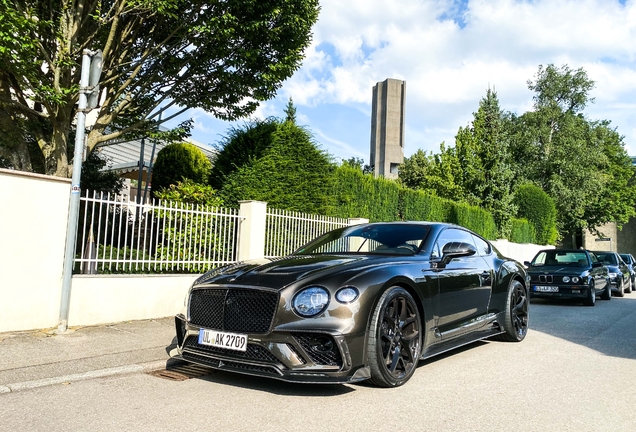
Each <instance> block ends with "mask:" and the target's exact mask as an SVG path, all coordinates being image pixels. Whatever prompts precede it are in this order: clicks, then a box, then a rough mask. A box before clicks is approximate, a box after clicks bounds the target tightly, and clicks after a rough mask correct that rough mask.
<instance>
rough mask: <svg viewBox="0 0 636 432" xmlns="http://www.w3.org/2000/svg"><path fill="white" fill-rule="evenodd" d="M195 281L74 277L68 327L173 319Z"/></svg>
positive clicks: (182, 278) (163, 277)
mask: <svg viewBox="0 0 636 432" xmlns="http://www.w3.org/2000/svg"><path fill="white" fill-rule="evenodd" d="M197 277H199V275H110V276H99V275H75V276H73V286H72V291H71V306H70V313H69V318H68V324H69V326H78V325H95V324H105V323H112V322H121V321H129V320H140V319H152V318H161V317H166V316H171V315H176V314H177V313H179V312H181V309H182V308H183V301H184V300H185V296H186V294H187V292H188V289H189V288H190V286H191V285H192V282H194V280H195V279H196V278H197ZM55 325H57V321H56V323H55Z"/></svg>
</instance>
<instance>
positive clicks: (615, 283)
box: [594, 251, 632, 297]
mask: <svg viewBox="0 0 636 432" xmlns="http://www.w3.org/2000/svg"><path fill="white" fill-rule="evenodd" d="M594 254H595V255H596V256H597V257H598V259H599V261H601V262H602V263H603V265H604V266H605V267H607V270H609V276H610V284H611V285H612V293H615V294H616V295H617V296H618V297H623V295H625V293H630V292H632V279H631V274H630V272H629V268H628V267H627V264H625V263H624V262H623V260H622V259H621V257H620V255H618V254H617V253H616V252H609V251H594Z"/></svg>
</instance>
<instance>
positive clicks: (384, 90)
mask: <svg viewBox="0 0 636 432" xmlns="http://www.w3.org/2000/svg"><path fill="white" fill-rule="evenodd" d="M405 100H406V82H405V81H402V80H397V79H393V78H387V79H386V80H384V81H382V82H379V83H377V84H376V85H375V86H373V102H372V108H371V158H370V165H371V167H372V168H373V172H374V174H375V176H376V177H386V178H397V176H398V167H399V166H400V164H401V163H403V162H404V108H405Z"/></svg>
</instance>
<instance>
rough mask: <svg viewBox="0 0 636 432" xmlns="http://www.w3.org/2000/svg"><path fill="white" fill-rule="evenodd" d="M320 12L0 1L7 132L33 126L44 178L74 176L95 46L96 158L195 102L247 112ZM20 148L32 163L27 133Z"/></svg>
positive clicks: (285, 7)
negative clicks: (87, 54)
mask: <svg viewBox="0 0 636 432" xmlns="http://www.w3.org/2000/svg"><path fill="white" fill-rule="evenodd" d="M318 11H319V7H318V1H317V0H225V1H222V2H216V1H215V2H211V1H206V0H103V1H89V2H87V1H70V0H52V1H43V0H0V16H2V20H1V21H0V40H2V43H1V44H0V132H2V133H5V134H6V133H7V132H9V131H11V130H12V128H15V127H17V126H21V123H28V124H29V127H28V129H24V128H23V129H21V130H23V131H26V132H25V133H28V134H30V135H32V136H33V137H34V138H33V139H34V141H35V142H36V143H37V147H36V148H35V153H36V156H38V154H39V156H40V157H42V158H43V159H44V161H45V164H44V171H45V172H46V173H48V174H55V175H58V176H64V177H66V176H68V175H69V174H70V173H69V170H68V163H69V162H68V161H69V159H68V156H67V148H68V141H69V140H68V138H69V131H70V128H71V123H72V121H73V119H74V117H75V113H76V106H75V104H76V102H77V100H78V90H79V89H78V83H79V76H80V67H79V63H80V57H81V54H82V52H83V50H85V49H90V50H97V49H101V50H102V51H103V72H102V77H101V82H100V86H101V87H100V88H101V91H100V95H101V98H100V100H101V109H100V110H99V114H98V116H97V121H96V123H95V125H94V127H93V128H92V130H91V131H90V133H89V134H88V140H87V141H88V148H89V151H92V149H93V148H95V146H96V145H97V144H99V143H100V142H104V141H107V140H112V139H116V138H123V137H126V136H130V135H131V134H135V133H137V134H138V133H139V132H140V131H141V132H143V133H146V132H148V131H153V130H156V129H157V128H158V126H159V124H161V123H163V122H166V121H168V120H171V119H172V118H174V117H176V116H178V115H181V114H182V113H183V112H185V111H186V110H187V109H190V108H194V107H198V108H202V109H204V110H206V111H208V112H210V113H212V114H214V115H215V116H217V117H219V118H222V119H228V120H232V119H237V118H240V117H243V116H246V115H249V114H250V113H252V112H253V111H254V110H255V109H256V107H257V106H258V104H259V103H260V102H261V101H264V100H267V99H269V98H271V97H272V96H273V95H274V94H275V93H276V90H277V89H278V88H279V87H280V85H281V83H282V82H283V81H284V80H285V79H287V78H289V77H290V76H291V75H292V74H293V72H294V71H295V70H296V69H297V68H298V67H299V66H300V63H301V60H302V58H303V51H304V49H305V48H306V47H307V46H308V45H309V43H310V41H311V27H312V25H313V24H314V23H315V22H316V20H317V17H318ZM16 35H20V37H16ZM168 110H173V111H168ZM168 112H170V113H171V114H169V115H165V114H166V113H168ZM11 151H12V152H14V153H17V154H18V155H20V157H19V158H18V159H20V160H24V161H25V162H24V164H25V166H28V160H27V159H28V156H29V154H30V153H29V147H28V145H27V142H26V140H25V139H24V138H23V139H20V140H19V141H17V142H15V143H13V146H12V148H11Z"/></svg>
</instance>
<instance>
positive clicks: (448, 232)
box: [435, 228, 475, 257]
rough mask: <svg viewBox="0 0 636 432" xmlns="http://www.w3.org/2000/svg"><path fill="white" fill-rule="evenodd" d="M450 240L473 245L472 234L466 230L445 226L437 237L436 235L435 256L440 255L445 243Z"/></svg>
mask: <svg viewBox="0 0 636 432" xmlns="http://www.w3.org/2000/svg"><path fill="white" fill-rule="evenodd" d="M451 242H463V243H468V244H471V245H473V246H474V245H475V243H474V242H473V236H472V235H471V234H470V233H469V232H468V231H464V230H460V229H456V228H447V229H445V230H444V231H442V232H441V234H440V235H439V237H437V242H436V244H435V249H436V253H437V254H438V255H437V256H438V257H440V256H441V254H442V251H443V250H444V246H445V245H446V244H447V243H451Z"/></svg>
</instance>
